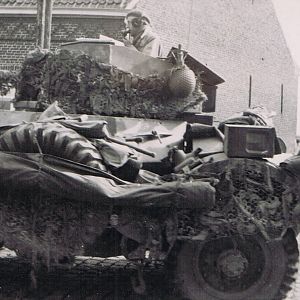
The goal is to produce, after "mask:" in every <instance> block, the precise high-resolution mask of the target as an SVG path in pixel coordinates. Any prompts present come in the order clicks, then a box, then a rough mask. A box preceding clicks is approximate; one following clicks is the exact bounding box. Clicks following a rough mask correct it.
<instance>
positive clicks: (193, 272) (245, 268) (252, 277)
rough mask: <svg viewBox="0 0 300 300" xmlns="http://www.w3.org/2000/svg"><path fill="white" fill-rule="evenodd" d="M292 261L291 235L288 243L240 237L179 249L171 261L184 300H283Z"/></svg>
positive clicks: (294, 262)
mask: <svg viewBox="0 0 300 300" xmlns="http://www.w3.org/2000/svg"><path fill="white" fill-rule="evenodd" d="M233 240H234V241H235V242H233ZM298 256H299V252H298V247H297V241H296V239H295V236H294V235H293V234H292V235H291V236H289V238H288V241H284V240H283V241H272V242H266V241H265V240H264V239H263V238H262V237H260V236H247V237H246V236H245V237H234V238H232V237H230V238H229V237H228V238H220V239H218V240H213V241H207V242H191V243H185V244H183V246H182V248H181V250H180V251H179V253H178V256H177V268H176V277H177V278H176V282H177V284H178V286H179V290H180V293H181V295H182V296H183V297H184V299H189V300H272V299H276V300H279V299H284V298H285V295H286V294H287V292H288V290H289V289H290V288H291V285H292V283H293V282H294V280H295V278H294V275H295V273H296V271H297V264H298Z"/></svg>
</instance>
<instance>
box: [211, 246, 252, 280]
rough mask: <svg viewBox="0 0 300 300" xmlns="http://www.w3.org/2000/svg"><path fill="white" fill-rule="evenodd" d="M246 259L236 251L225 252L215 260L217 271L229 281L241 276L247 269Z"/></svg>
mask: <svg viewBox="0 0 300 300" xmlns="http://www.w3.org/2000/svg"><path fill="white" fill-rule="evenodd" d="M248 265H249V263H248V260H247V258H246V257H245V256H244V255H243V254H242V253H241V252H240V251H238V250H227V251H225V252H223V253H222V254H221V255H220V256H219V257H218V259H217V266H218V268H219V270H220V271H221V272H222V273H223V274H224V275H225V276H226V277H228V278H229V279H236V278H238V277H240V276H241V275H243V274H244V273H245V271H246V270H247V268H248Z"/></svg>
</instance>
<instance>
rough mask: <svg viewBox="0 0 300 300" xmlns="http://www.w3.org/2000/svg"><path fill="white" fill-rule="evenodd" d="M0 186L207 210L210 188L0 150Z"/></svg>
mask: <svg viewBox="0 0 300 300" xmlns="http://www.w3.org/2000/svg"><path fill="white" fill-rule="evenodd" d="M0 187H1V189H2V190H6V191H7V190H10V191H12V192H18V191H19V192H21V193H35V194H36V193H40V194H41V195H55V196H56V197H57V198H62V199H63V198H68V199H72V200H74V201H83V200H84V201H91V202H98V203H99V204H103V205H116V206H137V207H177V208H197V209H202V208H205V209H208V208H210V207H212V206H213V204H214V193H215V190H214V188H213V187H212V186H211V185H210V184H209V183H207V182H203V181H199V180H195V181H192V182H180V181H174V182H161V183H158V184H154V183H147V184H138V183H128V182H125V181H122V180H120V179H118V178H116V177H115V176H113V175H111V174H109V173H107V172H104V171H100V170H97V169H95V168H90V167H87V166H84V165H81V164H78V163H74V162H72V161H68V160H65V159H61V158H58V157H54V156H51V155H45V154H39V153H33V154H24V153H6V152H0Z"/></svg>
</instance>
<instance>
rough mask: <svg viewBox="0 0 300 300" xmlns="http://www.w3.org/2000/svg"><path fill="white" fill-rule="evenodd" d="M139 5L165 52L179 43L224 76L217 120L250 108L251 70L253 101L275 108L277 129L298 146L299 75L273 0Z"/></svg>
mask: <svg viewBox="0 0 300 300" xmlns="http://www.w3.org/2000/svg"><path fill="white" fill-rule="evenodd" d="M158 7H159V9H157V8H158ZM138 8H139V9H141V10H143V11H145V12H147V14H148V15H149V17H150V18H151V19H152V23H153V27H154V28H155V29H156V31H157V32H159V34H160V35H161V39H162V42H163V44H164V51H165V53H167V52H168V50H169V49H170V48H171V46H173V45H175V46H176V45H177V44H179V43H181V44H182V45H183V47H184V48H185V49H187V50H188V51H189V52H190V54H191V55H193V56H194V57H196V58H197V59H198V60H200V62H201V63H203V64H205V65H207V66H208V67H209V68H211V69H212V70H213V71H215V72H216V73H217V74H218V75H220V76H221V77H222V78H224V79H225V83H223V84H221V85H220V86H219V87H218V90H217V103H216V113H215V114H214V115H215V118H216V120H223V119H224V118H226V117H228V116H230V115H232V113H235V112H239V111H241V110H242V109H246V108H248V106H249V89H250V88H249V82H250V76H251V80H252V88H251V105H252V106H255V105H264V106H265V107H266V108H267V109H268V110H270V111H274V112H275V113H276V117H275V119H274V121H275V125H276V128H277V131H278V135H279V136H281V137H282V138H283V139H284V140H285V142H286V143H287V145H288V148H289V150H290V151H293V150H294V145H295V134H296V117H297V116H296V112H297V109H296V108H297V76H296V73H295V67H294V63H293V61H292V58H291V56H290V52H289V50H288V48H287V46H286V42H285V40H284V37H283V34H282V31H281V28H280V26H279V23H278V20H277V18H276V15H275V11H274V8H273V5H272V3H271V1H270V0H243V1H241V0H230V1H225V0H214V1H211V0H172V1H171V0H167V1H161V0H141V1H140V3H139V6H138ZM282 87H283V92H281V90H282Z"/></svg>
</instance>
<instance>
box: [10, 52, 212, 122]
mask: <svg viewBox="0 0 300 300" xmlns="http://www.w3.org/2000/svg"><path fill="white" fill-rule="evenodd" d="M167 82H168V76H166V77H159V76H158V75H150V76H147V77H140V76H138V75H133V74H129V73H125V72H123V71H121V70H119V69H117V68H116V67H113V66H111V65H107V64H99V63H97V62H96V61H94V60H93V59H92V58H91V57H89V56H87V55H84V54H82V55H78V54H75V53H72V52H69V51H68V50H60V51H58V52H55V53H52V52H47V53H43V52H42V51H41V50H36V51H34V52H32V53H30V55H29V56H28V57H27V59H26V60H25V62H24V64H23V67H22V69H21V72H20V80H19V83H18V86H17V95H16V101H24V100H32V101H37V102H38V110H40V111H42V110H44V109H45V108H46V107H47V106H48V105H49V104H51V103H53V102H54V101H58V103H59V106H60V107H61V108H62V109H63V110H64V111H65V112H66V113H87V114H101V115H113V116H128V117H139V118H156V119H174V118H176V117H178V115H180V113H182V112H185V111H187V110H188V109H190V108H193V109H195V110H196V111H197V112H201V104H202V102H203V101H204V100H206V95H205V94H204V93H203V92H202V91H201V83H200V79H198V80H197V86H196V89H195V91H194V92H193V94H192V95H191V96H189V97H186V98H175V97H174V96H172V95H171V93H170V92H169V91H168V88H167Z"/></svg>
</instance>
